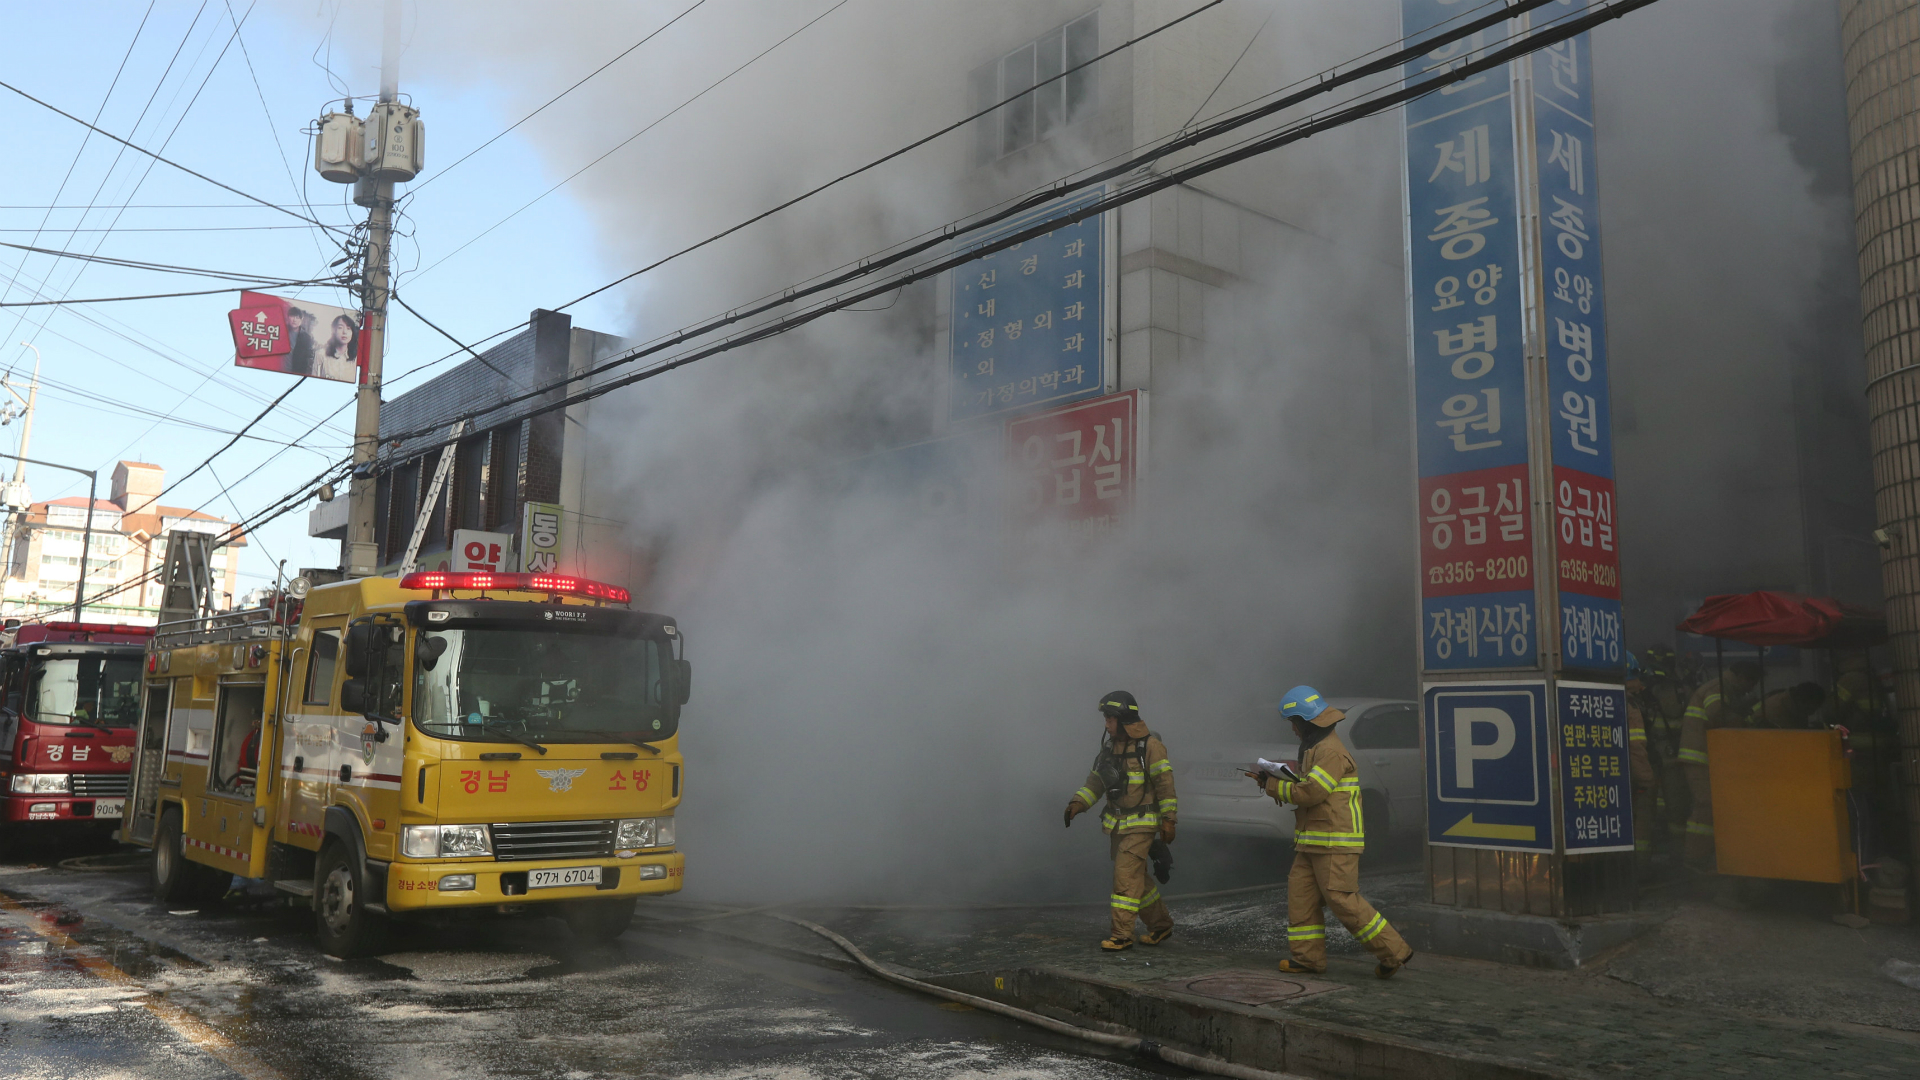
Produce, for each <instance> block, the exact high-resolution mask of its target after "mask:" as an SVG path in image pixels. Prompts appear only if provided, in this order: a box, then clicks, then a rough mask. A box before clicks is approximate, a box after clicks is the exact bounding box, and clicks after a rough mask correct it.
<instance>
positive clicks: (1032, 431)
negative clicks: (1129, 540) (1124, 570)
mask: <svg viewBox="0 0 1920 1080" xmlns="http://www.w3.org/2000/svg"><path fill="white" fill-rule="evenodd" d="M1146 405H1147V398H1146V394H1145V393H1144V392H1142V391H1139V390H1127V391H1123V392H1121V393H1118V394H1109V395H1107V396H1106V397H1103V398H1096V399H1094V400H1092V401H1086V402H1081V403H1080V404H1077V405H1068V406H1065V407H1062V408H1058V409H1049V410H1047V411H1046V412H1042V413H1033V414H1030V415H1027V416H1021V417H1016V418H1014V419H1011V420H1008V421H1007V427H1006V431H1007V441H1006V447H1007V461H1008V463H1009V465H1010V468H1011V469H1012V472H1013V492H1012V497H1011V500H1010V501H1011V505H1010V506H1009V508H1008V516H1009V519H1010V521H1011V523H1012V524H1013V526H1014V527H1015V528H1016V529H1022V530H1033V531H1038V532H1041V533H1049V534H1060V535H1069V536H1070V535H1085V534H1090V533H1102V532H1112V531H1115V530H1118V529H1119V528H1121V527H1122V526H1123V525H1125V524H1126V523H1127V522H1128V521H1130V520H1131V519H1132V517H1133V515H1134V512H1135V509H1136V507H1137V505H1138V501H1139V483H1140V476H1141V459H1142V458H1143V457H1144V456H1145V452H1146V437H1145V430H1146Z"/></svg>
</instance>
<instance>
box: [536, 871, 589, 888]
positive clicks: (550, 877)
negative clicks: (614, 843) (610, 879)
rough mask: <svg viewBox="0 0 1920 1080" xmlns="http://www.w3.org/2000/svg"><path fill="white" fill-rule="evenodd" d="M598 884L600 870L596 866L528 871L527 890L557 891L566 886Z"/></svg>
mask: <svg viewBox="0 0 1920 1080" xmlns="http://www.w3.org/2000/svg"><path fill="white" fill-rule="evenodd" d="M598 884H600V868H599V867H597V866H569V867H567V868H566V869H565V870H529V871H527V888H529V889H557V888H562V887H565V886H568V885H598Z"/></svg>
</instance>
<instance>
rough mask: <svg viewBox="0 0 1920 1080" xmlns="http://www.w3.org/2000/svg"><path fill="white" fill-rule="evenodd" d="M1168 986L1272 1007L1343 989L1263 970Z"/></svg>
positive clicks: (1207, 976) (1220, 973)
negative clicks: (1279, 1003) (1274, 1004)
mask: <svg viewBox="0 0 1920 1080" xmlns="http://www.w3.org/2000/svg"><path fill="white" fill-rule="evenodd" d="M1167 985H1168V986H1169V987H1171V988H1172V989H1175V990H1178V991H1180V992H1182V993H1187V994H1197V995H1199V996H1201V997H1210V998H1219V999H1220V1000H1222V1001H1234V1002H1238V1003H1240V1004H1242V1005H1271V1004H1273V1003H1275V1002H1284V1001H1292V1000H1296V999H1298V998H1303V997H1310V996H1312V995H1314V994H1324V993H1326V992H1328V991H1330V990H1339V989H1341V988H1342V987H1341V986H1340V984H1339V983H1330V982H1320V981H1317V980H1315V979H1290V978H1287V977H1286V976H1283V975H1276V974H1269V973H1268V972H1264V971H1214V972H1209V973H1208V974H1205V975H1196V976H1193V977H1190V978H1188V977H1182V978H1177V979H1169V980H1168V981H1167Z"/></svg>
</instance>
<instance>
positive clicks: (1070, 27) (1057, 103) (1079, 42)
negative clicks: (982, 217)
mask: <svg viewBox="0 0 1920 1080" xmlns="http://www.w3.org/2000/svg"><path fill="white" fill-rule="evenodd" d="M1099 50H1100V23H1099V12H1093V13H1090V14H1087V15H1083V16H1081V17H1080V18H1078V19H1075V20H1073V21H1072V22H1070V23H1068V24H1066V25H1065V26H1062V27H1060V28H1059V29H1057V30H1052V31H1049V32H1048V33H1045V34H1042V35H1041V36H1040V37H1039V39H1038V40H1035V41H1031V42H1028V43H1027V44H1025V45H1022V46H1020V47H1019V48H1017V49H1015V50H1013V51H1012V52H1010V53H1007V54H1006V55H1005V56H1002V57H1001V58H999V59H998V60H995V61H994V62H992V63H990V64H987V65H984V66H982V67H980V68H977V69H975V70H974V72H973V76H972V80H971V81H972V90H973V108H974V111H976V112H977V111H979V110H981V109H984V108H987V107H988V106H990V105H992V104H993V103H994V102H996V101H1006V99H1008V98H1010V97H1013V96H1014V95H1015V94H1020V97H1019V99H1018V100H1015V101H1009V102H1007V104H1005V105H1003V106H1001V107H1000V108H998V109H995V110H994V111H993V112H991V113H989V114H987V115H986V116H983V117H981V118H980V119H979V120H977V121H975V122H974V161H975V163H976V164H985V163H987V162H989V161H994V160H997V159H999V158H1002V157H1005V156H1006V155H1008V154H1011V153H1013V152H1014V151H1016V150H1020V149H1023V148H1025V147H1028V146H1031V145H1033V144H1034V143H1035V142H1038V141H1040V140H1042V139H1045V138H1047V137H1048V136H1050V135H1052V134H1053V133H1054V132H1055V131H1057V130H1058V129H1060V128H1062V127H1064V126H1066V125H1068V124H1072V123H1075V122H1076V121H1078V120H1080V119H1082V118H1083V117H1085V116H1086V115H1087V114H1088V113H1089V112H1090V111H1092V106H1093V86H1094V82H1093V80H1094V71H1095V69H1094V68H1091V67H1089V68H1082V69H1081V70H1079V71H1075V72H1073V73H1072V74H1071V75H1068V76H1067V77H1065V78H1055V77H1056V76H1058V75H1059V74H1060V73H1061V72H1063V71H1067V70H1068V69H1070V68H1074V67H1078V66H1079V65H1081V64H1084V63H1086V62H1087V61H1089V60H1091V59H1093V58H1094V56H1096V55H1098V53H1099ZM1048 79H1054V81H1053V82H1047V80H1048ZM1042 83H1046V85H1044V86H1042V85H1040V84H1042ZM1035 87H1038V89H1034V88H1035ZM1021 91H1032V92H1031V93H1024V94H1022V93H1021Z"/></svg>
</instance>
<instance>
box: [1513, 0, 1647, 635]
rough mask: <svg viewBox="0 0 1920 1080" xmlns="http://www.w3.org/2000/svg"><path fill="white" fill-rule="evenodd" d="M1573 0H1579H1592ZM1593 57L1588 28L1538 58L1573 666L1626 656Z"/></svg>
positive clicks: (1547, 318) (1544, 230) (1560, 506)
mask: <svg viewBox="0 0 1920 1080" xmlns="http://www.w3.org/2000/svg"><path fill="white" fill-rule="evenodd" d="M1570 2H1571V3H1572V4H1573V5H1574V6H1576V7H1584V6H1586V3H1587V0H1570ZM1592 59H1593V53H1592V40H1591V37H1590V35H1587V34H1581V35H1579V36H1577V37H1573V38H1569V39H1568V40H1566V41H1563V42H1560V43H1559V44H1557V45H1554V46H1551V47H1550V48H1546V49H1542V50H1541V51H1539V52H1537V53H1534V54H1533V57H1532V59H1531V63H1532V65H1533V68H1532V82H1533V114H1534V131H1533V138H1534V152H1535V154H1536V156H1537V160H1538V162H1539V173H1540V190H1539V197H1540V224H1541V228H1540V273H1541V278H1542V288H1543V291H1544V294H1545V298H1544V303H1543V307H1542V310H1541V317H1542V330H1543V331H1544V333H1545V337H1546V347H1547V404H1548V408H1549V410H1550V414H1549V418H1548V420H1549V422H1548V425H1547V426H1548V430H1549V431H1550V432H1551V436H1552V440H1553V487H1554V491H1553V510H1554V516H1553V521H1554V536H1553V539H1554V545H1555V553H1556V558H1557V561H1558V570H1559V592H1560V639H1561V640H1560V649H1561V656H1562V660H1563V663H1564V664H1565V665H1566V666H1568V667H1576V668H1594V669H1617V668H1620V667H1622V666H1624V664H1625V662H1626V654H1625V653H1624V652H1623V651H1622V650H1621V645H1620V551H1619V547H1618V545H1617V543H1616V535H1617V533H1616V529H1615V517H1614V490H1613V430H1612V414H1611V407H1610V406H1609V404H1608V401H1607V330H1606V302H1605V293H1606V290H1605V288H1604V286H1603V279H1602V277H1601V271H1600V201H1599V186H1600V182H1599V181H1600V178H1599V174H1598V161H1597V158H1596V154H1595V146H1594V143H1595V139H1594V125H1593V79H1592V75H1593V65H1592Z"/></svg>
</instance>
